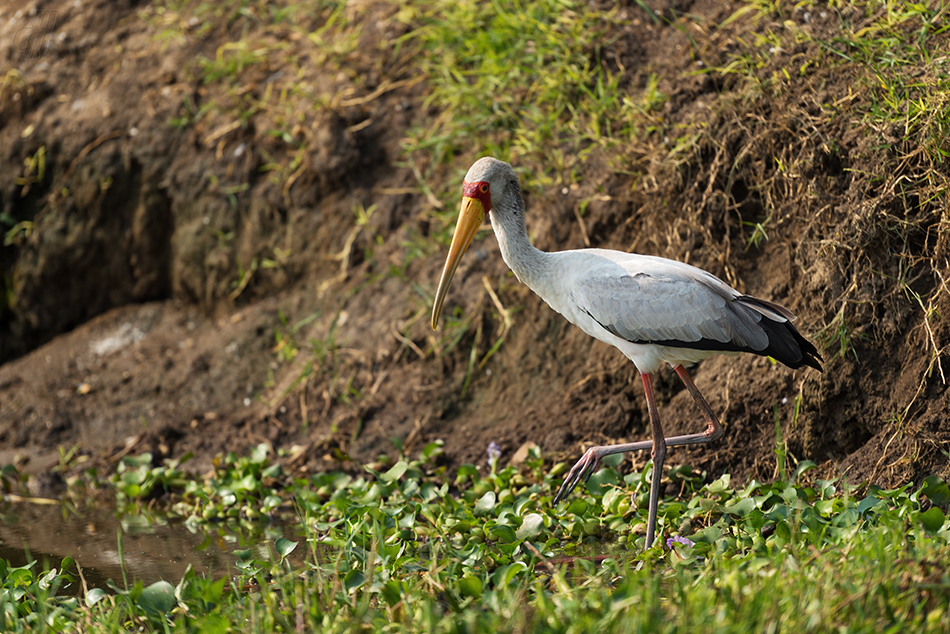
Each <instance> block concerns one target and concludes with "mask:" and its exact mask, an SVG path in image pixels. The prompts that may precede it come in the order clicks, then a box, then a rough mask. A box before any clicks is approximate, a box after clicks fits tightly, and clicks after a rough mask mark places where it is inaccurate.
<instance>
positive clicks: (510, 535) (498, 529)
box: [488, 524, 518, 544]
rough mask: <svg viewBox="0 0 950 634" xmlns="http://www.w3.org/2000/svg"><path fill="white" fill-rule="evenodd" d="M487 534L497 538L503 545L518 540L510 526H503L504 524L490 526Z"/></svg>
mask: <svg viewBox="0 0 950 634" xmlns="http://www.w3.org/2000/svg"><path fill="white" fill-rule="evenodd" d="M488 532H489V533H490V534H492V535H494V536H495V537H497V538H498V541H500V542H501V543H503V544H510V543H512V542H515V541H517V540H518V536H517V535H516V534H515V531H514V529H512V528H511V527H510V526H505V525H504V524H498V525H495V526H492V527H491V528H490V529H488Z"/></svg>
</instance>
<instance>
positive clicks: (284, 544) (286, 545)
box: [274, 537, 297, 559]
mask: <svg viewBox="0 0 950 634" xmlns="http://www.w3.org/2000/svg"><path fill="white" fill-rule="evenodd" d="M296 547H297V542H292V541H290V540H289V539H284V538H283V537H281V538H280V539H278V540H277V541H276V542H274V548H276V549H277V554H279V555H280V558H281V559H283V558H284V557H286V556H287V555H289V554H290V553H292V552H294V548H296Z"/></svg>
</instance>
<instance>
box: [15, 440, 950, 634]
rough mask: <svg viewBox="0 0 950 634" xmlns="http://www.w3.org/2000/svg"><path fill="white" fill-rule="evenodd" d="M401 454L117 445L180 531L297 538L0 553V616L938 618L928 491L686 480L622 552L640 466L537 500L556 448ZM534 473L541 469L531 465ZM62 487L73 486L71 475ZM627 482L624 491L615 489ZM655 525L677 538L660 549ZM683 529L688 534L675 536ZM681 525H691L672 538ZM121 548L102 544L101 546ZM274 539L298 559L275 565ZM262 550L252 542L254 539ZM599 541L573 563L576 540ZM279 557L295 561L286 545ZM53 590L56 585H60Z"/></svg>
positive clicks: (506, 627)
mask: <svg viewBox="0 0 950 634" xmlns="http://www.w3.org/2000/svg"><path fill="white" fill-rule="evenodd" d="M440 453H441V447H440V444H439V443H433V444H431V445H429V446H427V447H426V448H425V449H424V450H423V451H422V453H421V454H420V455H419V457H418V458H416V459H413V460H407V459H405V458H400V459H398V460H393V461H390V460H388V459H383V461H382V462H380V463H378V464H377V465H376V468H375V469H372V468H368V469H367V472H366V474H365V475H363V476H352V475H347V474H343V473H326V474H319V475H315V476H312V477H310V478H309V479H306V480H293V481H291V480H289V479H287V478H286V477H285V476H283V475H282V474H281V470H280V467H279V466H277V465H275V464H271V463H270V461H269V456H268V452H267V449H266V448H265V447H264V446H261V447H259V448H258V449H257V450H255V451H254V452H253V453H252V454H251V455H250V456H248V457H244V458H241V457H236V456H234V455H229V456H226V457H224V458H222V459H221V460H220V461H218V463H217V467H216V468H215V470H214V472H213V473H212V474H209V475H208V476H207V477H206V478H204V479H201V478H194V477H183V476H182V472H181V471H180V470H179V469H178V465H177V464H169V465H165V466H162V467H154V466H151V459H150V457H148V456H142V457H139V458H128V459H126V461H125V463H124V465H125V466H124V467H123V469H122V470H121V471H120V473H119V474H118V475H117V476H116V478H115V479H114V481H113V485H114V487H115V490H116V491H117V493H118V495H119V501H120V507H121V509H122V512H124V513H136V512H137V511H136V509H137V508H144V507H145V506H148V507H149V509H150V510H154V508H155V503H154V500H153V501H151V502H145V501H144V498H147V497H149V496H150V495H152V494H153V493H154V492H155V489H154V487H155V486H158V485H161V486H163V487H165V489H167V490H168V491H169V492H170V493H169V494H168V495H169V496H170V497H168V496H166V497H165V498H164V499H166V500H168V501H169V502H166V508H167V509H168V511H169V512H170V513H171V514H172V515H176V514H177V515H180V516H182V517H184V518H185V519H184V521H185V523H186V525H189V526H191V527H192V528H193V529H194V530H202V529H201V527H202V526H204V527H207V528H208V529H209V530H212V531H213V530H214V528H215V527H216V526H217V524H218V523H219V522H222V521H225V522H231V521H241V522H247V521H251V522H259V521H262V520H265V521H266V518H268V517H275V516H277V515H280V514H287V513H296V515H297V517H298V518H299V522H300V525H301V530H302V533H301V536H300V537H299V538H298V537H294V536H290V538H289V539H287V538H280V539H277V540H276V541H275V542H273V543H267V544H261V545H260V546H259V547H256V548H254V549H253V550H246V551H238V552H237V553H236V557H235V560H234V570H233V573H234V574H233V575H232V576H231V577H230V578H229V579H228V580H227V581H225V580H224V579H214V578H209V577H207V576H204V575H200V574H196V573H194V572H193V571H189V572H187V573H186V574H185V575H184V577H183V578H182V579H180V580H178V581H177V583H176V584H174V585H173V584H172V583H170V582H168V581H160V582H157V583H155V584H152V585H151V586H148V587H143V586H142V585H141V584H140V583H139V584H134V583H132V584H127V583H125V582H123V583H121V584H120V583H115V584H111V585H110V586H109V587H107V588H98V589H91V588H81V592H80V596H79V597H78V598H77V597H75V596H70V595H65V594H64V593H63V588H64V587H65V586H66V585H69V584H71V585H72V586H73V588H75V586H76V585H77V584H78V583H79V581H78V580H79V579H80V571H79V570H78V568H77V567H76V565H75V563H74V562H72V561H71V560H70V559H68V558H67V559H66V560H65V561H64V562H63V565H62V569H54V570H40V569H39V568H38V567H37V565H36V564H32V565H29V566H25V567H19V568H13V567H11V566H10V565H9V564H7V563H6V562H0V628H2V629H3V631H10V632H22V631H35V630H44V631H73V630H75V629H77V628H81V629H84V630H85V631H90V630H91V629H95V631H102V632H110V631H127V630H129V629H137V630H138V631H147V632H150V631H177V632H204V631H229V628H232V629H235V630H240V631H256V632H276V631H286V632H294V631H301V630H302V631H321V632H353V631H389V632H400V631H421V632H482V631H492V630H494V631H525V632H527V631H531V632H535V631H537V632H541V631H543V632H581V631H598V632H614V631H616V632H625V631H651V632H652V631H656V632H677V631H690V632H694V631H704V632H749V631H756V632H759V631H779V630H784V631H788V630H789V629H793V630H801V631H805V632H812V631H831V630H836V631H845V632H882V631H895V632H896V631H914V632H941V631H946V628H947V627H948V626H950V613H948V611H947V602H948V600H950V574H948V573H947V570H948V569H950V548H948V545H950V544H948V542H950V523H948V522H947V519H946V511H947V507H948V504H950V489H948V487H947V484H946V483H945V482H944V481H943V480H940V479H939V478H928V479H927V480H926V481H925V482H924V483H923V484H922V485H920V486H912V485H907V486H904V487H901V488H898V489H893V490H881V489H879V488H876V487H873V486H862V487H849V486H844V485H842V484H840V483H838V482H835V481H828V480H820V479H814V480H812V479H809V478H808V472H809V470H810V469H811V468H813V466H814V465H811V464H809V463H801V464H799V465H798V467H797V469H796V470H794V471H793V472H790V473H789V479H788V480H779V481H777V482H775V483H772V484H763V483H758V482H752V483H749V484H748V485H747V486H745V487H742V488H735V487H733V486H732V485H731V484H730V481H729V478H728V476H724V477H722V478H719V479H717V480H714V481H712V482H709V483H706V484H701V480H702V476H701V474H698V473H695V472H693V471H692V470H690V469H689V468H688V467H679V468H677V469H674V470H673V471H671V472H669V477H670V478H671V480H672V482H674V483H676V484H678V485H679V486H680V490H681V493H680V494H678V495H676V496H674V497H672V498H668V499H665V500H663V502H662V504H661V506H660V528H661V534H662V537H663V538H662V539H660V540H658V544H659V546H658V547H655V548H653V549H651V550H650V551H646V552H644V551H642V543H643V537H642V532H643V522H644V516H645V508H644V507H645V504H646V497H647V492H648V488H649V483H648V480H647V479H646V478H645V475H646V473H647V472H646V471H644V472H643V473H636V472H635V473H631V474H629V475H627V476H626V477H625V478H622V479H621V478H620V477H619V476H618V475H617V474H616V472H615V471H614V470H613V469H612V468H609V467H608V468H604V469H602V470H600V471H598V472H597V473H596V474H595V475H594V477H593V478H592V480H591V485H590V491H589V492H585V493H583V494H581V495H578V494H575V495H574V496H572V497H571V498H570V499H568V500H566V501H564V502H562V503H561V504H559V505H558V506H557V507H552V506H551V499H552V496H553V494H554V492H555V491H556V490H557V486H558V485H559V484H560V474H563V472H564V471H565V470H566V466H567V465H564V464H560V465H557V466H555V467H554V469H553V470H551V471H548V470H545V469H544V468H543V463H542V461H541V459H540V457H539V456H538V455H537V453H534V454H532V455H531V457H529V459H528V461H527V463H526V464H525V465H524V466H523V467H522V468H521V469H520V470H519V469H514V468H511V467H508V468H502V469H495V468H494V467H493V468H491V469H489V470H486V471H481V470H479V469H477V468H476V467H474V466H472V465H466V466H463V467H462V468H461V469H459V471H458V473H457V474H455V475H450V474H449V473H447V472H446V471H445V469H444V468H443V467H437V466H435V465H436V464H437V458H438V456H439V454H440ZM552 472H553V473H555V474H559V475H552ZM74 487H75V488H80V487H78V485H77V484H74ZM631 492H632V498H631ZM673 537H677V538H678V539H679V543H676V542H670V543H672V548H670V547H669V546H667V540H669V539H670V538H673ZM687 540H688V541H687ZM689 542H692V543H691V544H690V543H689ZM120 551H121V544H120ZM291 552H295V553H296V554H298V555H299V554H300V553H301V552H302V553H303V554H304V555H305V557H304V558H303V560H302V561H303V563H298V564H292V563H291V561H292V560H291V558H288V555H289V554H290V553H291ZM262 553H269V554H262ZM595 557H597V558H599V559H600V560H602V561H600V563H595V562H594V561H593V558H595ZM296 561H301V560H300V559H297V560H296ZM73 591H75V590H73Z"/></svg>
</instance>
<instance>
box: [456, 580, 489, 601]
mask: <svg viewBox="0 0 950 634" xmlns="http://www.w3.org/2000/svg"><path fill="white" fill-rule="evenodd" d="M483 589H484V585H483V584H482V580H481V579H479V578H478V577H475V576H473V575H465V576H464V577H462V578H461V579H460V580H459V592H460V593H461V594H462V595H463V596H466V597H480V596H482V590H483Z"/></svg>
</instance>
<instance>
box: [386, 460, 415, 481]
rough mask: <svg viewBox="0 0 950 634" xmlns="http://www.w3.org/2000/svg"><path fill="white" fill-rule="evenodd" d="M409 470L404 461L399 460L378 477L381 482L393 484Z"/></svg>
mask: <svg viewBox="0 0 950 634" xmlns="http://www.w3.org/2000/svg"><path fill="white" fill-rule="evenodd" d="M407 469H409V465H408V464H406V461H405V460H400V461H399V462H397V463H396V464H394V465H393V466H392V468H391V469H390V470H389V471H387V472H386V473H383V474H381V475H380V476H379V479H380V480H382V481H383V482H395V481H396V480H398V479H399V478H401V477H402V476H403V474H404V473H406V470H407Z"/></svg>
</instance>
